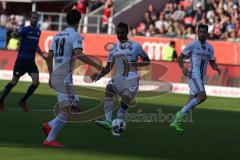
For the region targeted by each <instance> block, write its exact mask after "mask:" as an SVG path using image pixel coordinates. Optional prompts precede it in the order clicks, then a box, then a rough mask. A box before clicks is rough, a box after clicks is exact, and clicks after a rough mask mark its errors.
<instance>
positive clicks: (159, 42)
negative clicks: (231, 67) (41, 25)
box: [39, 31, 240, 65]
mask: <svg viewBox="0 0 240 160" xmlns="http://www.w3.org/2000/svg"><path fill="white" fill-rule="evenodd" d="M55 34H56V32H53V31H43V32H42V35H41V38H40V42H39V45H40V48H41V49H43V50H44V51H45V52H47V51H48V50H49V47H50V44H51V41H52V38H53V36H54V35H55ZM82 36H83V38H84V40H83V48H84V52H85V53H86V54H88V55H94V56H100V57H106V56H107V55H108V52H107V50H106V48H107V45H108V44H110V43H114V42H116V41H117V38H116V36H114V35H101V34H82ZM130 39H132V40H135V41H137V42H139V43H140V44H141V45H142V47H143V48H144V49H145V50H146V52H147V53H148V55H149V57H150V59H151V60H154V61H160V60H161V59H162V48H163V46H165V45H168V43H169V42H170V41H171V40H174V41H175V42H176V49H177V53H178V54H180V53H181V51H182V49H183V48H184V47H185V46H186V45H187V44H188V43H190V41H191V40H184V39H173V38H149V37H137V36H136V37H130ZM209 42H210V44H212V45H213V47H214V50H215V57H216V59H217V63H219V64H237V65H240V44H239V43H236V42H228V41H209Z"/></svg>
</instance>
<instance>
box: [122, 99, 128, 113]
mask: <svg viewBox="0 0 240 160" xmlns="http://www.w3.org/2000/svg"><path fill="white" fill-rule="evenodd" d="M121 108H122V109H124V110H126V109H128V103H126V102H124V100H123V99H122V100H121Z"/></svg>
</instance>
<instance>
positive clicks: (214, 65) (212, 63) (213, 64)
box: [209, 60, 221, 74]
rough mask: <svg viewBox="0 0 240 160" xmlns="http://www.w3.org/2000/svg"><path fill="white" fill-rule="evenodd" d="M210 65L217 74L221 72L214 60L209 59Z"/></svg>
mask: <svg viewBox="0 0 240 160" xmlns="http://www.w3.org/2000/svg"><path fill="white" fill-rule="evenodd" d="M209 62H210V65H211V67H212V69H213V70H215V71H217V72H218V74H221V70H220V69H219V68H218V65H217V64H216V61H215V60H210V61H209Z"/></svg>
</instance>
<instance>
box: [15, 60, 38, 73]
mask: <svg viewBox="0 0 240 160" xmlns="http://www.w3.org/2000/svg"><path fill="white" fill-rule="evenodd" d="M25 73H28V74H29V75H30V74H31V73H39V71H38V68H37V65H36V63H35V61H34V60H32V61H30V60H24V59H17V60H16V62H15V65H14V69H13V75H14V76H16V77H21V76H22V75H24V74H25Z"/></svg>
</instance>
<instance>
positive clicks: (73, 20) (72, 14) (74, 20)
mask: <svg viewBox="0 0 240 160" xmlns="http://www.w3.org/2000/svg"><path fill="white" fill-rule="evenodd" d="M80 20H81V13H80V12H79V11H78V10H76V9H73V10H71V11H69V12H68V13H67V24H68V25H70V26H76V25H78V24H79V21H80Z"/></svg>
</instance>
